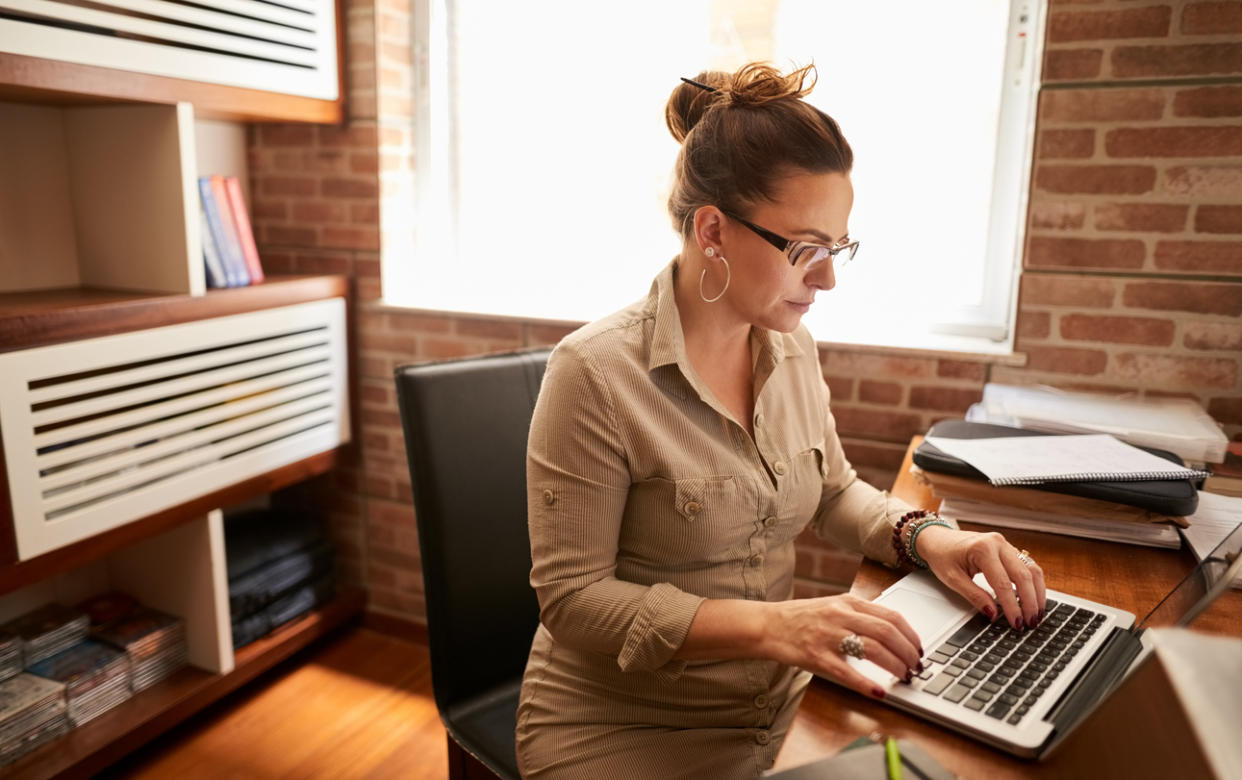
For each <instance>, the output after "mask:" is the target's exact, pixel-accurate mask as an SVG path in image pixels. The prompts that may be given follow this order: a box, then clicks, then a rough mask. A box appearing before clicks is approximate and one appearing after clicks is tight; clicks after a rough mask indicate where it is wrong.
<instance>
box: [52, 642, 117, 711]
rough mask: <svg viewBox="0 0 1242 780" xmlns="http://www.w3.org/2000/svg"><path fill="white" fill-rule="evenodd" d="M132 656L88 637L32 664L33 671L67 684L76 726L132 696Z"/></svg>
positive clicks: (68, 701) (68, 703) (70, 707)
mask: <svg viewBox="0 0 1242 780" xmlns="http://www.w3.org/2000/svg"><path fill="white" fill-rule="evenodd" d="M130 669H131V667H130V662H129V656H128V655H127V654H126V653H124V652H122V651H120V650H117V649H116V648H114V647H109V646H108V645H106V644H104V643H102V642H96V641H94V640H92V639H88V640H86V641H84V642H80V643H78V644H76V645H74V646H73V647H71V648H69V649H68V650H64V651H62V652H60V653H57V654H56V655H54V656H52V657H51V658H46V659H44V660H42V661H40V662H38V663H36V664H33V665H32V666H30V667H29V671H30V673H31V674H35V675H38V676H39V677H43V678H46V679H48V680H53V681H55V682H60V683H64V685H65V703H66V704H67V705H68V707H69V720H70V721H72V722H73V725H75V726H80V725H82V724H83V723H86V722H87V721H89V720H91V719H92V718H96V717H98V716H100V715H102V714H103V713H105V712H107V711H108V710H110V709H112V708H113V707H115V706H116V705H118V704H120V703H121V702H123V701H125V700H126V699H128V698H129V697H130V696H131V695H132V691H131V690H130V684H131V672H130Z"/></svg>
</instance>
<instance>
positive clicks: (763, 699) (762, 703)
mask: <svg viewBox="0 0 1242 780" xmlns="http://www.w3.org/2000/svg"><path fill="white" fill-rule="evenodd" d="M755 706H756V707H758V708H759V709H764V708H765V707H767V706H768V697H767V696H766V695H764V694H762V693H761V694H759V695H758V696H756V697H755Z"/></svg>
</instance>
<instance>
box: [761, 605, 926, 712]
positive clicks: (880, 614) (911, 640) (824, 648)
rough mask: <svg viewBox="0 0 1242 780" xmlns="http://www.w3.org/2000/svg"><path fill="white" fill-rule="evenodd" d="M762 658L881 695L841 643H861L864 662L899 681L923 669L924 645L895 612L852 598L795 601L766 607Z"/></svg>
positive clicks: (877, 695)
mask: <svg viewBox="0 0 1242 780" xmlns="http://www.w3.org/2000/svg"><path fill="white" fill-rule="evenodd" d="M770 606H771V607H772V608H773V609H772V610H771V612H770V614H769V625H768V627H767V630H766V631H765V632H764V634H765V645H766V647H764V652H763V653H762V655H764V656H765V657H768V658H772V659H773V660H777V661H781V662H782V663H786V664H790V665H792V666H797V667H800V668H802V669H806V670H807V671H810V672H813V673H815V674H818V675H819V676H821V677H827V678H829V679H831V680H834V681H836V682H838V683H840V684H841V685H844V686H845V687H847V688H852V689H854V690H856V691H858V692H859V693H861V694H863V695H867V696H875V697H883V696H884V689H883V688H882V687H879V686H877V685H876V684H875V682H873V681H872V680H869V679H867V678H866V677H864V676H863V675H862V674H861V673H860V672H859V671H858V670H856V669H855V668H854V667H852V666H850V665H849V663H848V662H847V661H846V656H845V655H844V654H843V653H842V651H841V640H842V639H844V638H845V637H846V636H848V635H850V634H857V635H858V636H859V637H860V638H861V639H862V645H863V650H864V652H865V654H866V658H867V660H869V661H872V662H874V663H875V664H877V665H878V666H880V667H881V668H882V669H885V670H886V671H888V672H890V673H892V674H893V676H895V677H896V678H897V679H899V680H906V681H909V679H910V677H911V676H912V675H913V674H914V673H916V672H920V671H922V665H921V660H920V659H922V657H923V647H922V643H921V641H920V640H919V636H918V634H916V633H915V632H914V629H913V628H911V627H910V624H909V623H908V622H906V619H905V618H903V617H902V616H901V615H900V614H898V613H897V612H894V611H893V610H891V609H888V608H887V607H882V606H880V605H878V604H874V603H872V602H870V601H865V600H863V599H860V598H858V597H857V596H851V595H849V594H844V595H841V596H825V597H822V598H814V599H794V600H792V601H782V602H778V603H774V604H771V605H770Z"/></svg>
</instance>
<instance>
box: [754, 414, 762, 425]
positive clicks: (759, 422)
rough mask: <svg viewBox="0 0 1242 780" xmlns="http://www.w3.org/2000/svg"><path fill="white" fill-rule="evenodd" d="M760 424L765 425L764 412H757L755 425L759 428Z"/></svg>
mask: <svg viewBox="0 0 1242 780" xmlns="http://www.w3.org/2000/svg"><path fill="white" fill-rule="evenodd" d="M760 425H763V414H756V415H755V427H756V428H758V427H759V426H760Z"/></svg>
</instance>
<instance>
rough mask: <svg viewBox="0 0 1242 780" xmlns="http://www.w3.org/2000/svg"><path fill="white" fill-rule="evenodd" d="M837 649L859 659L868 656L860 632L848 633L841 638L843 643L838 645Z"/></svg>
mask: <svg viewBox="0 0 1242 780" xmlns="http://www.w3.org/2000/svg"><path fill="white" fill-rule="evenodd" d="M837 649H839V650H840V651H841V654H842V655H848V656H853V657H854V658H857V659H858V660H859V661H862V660H864V659H865V658H866V657H867V651H866V649H864V648H863V643H862V637H860V636H859V635H858V634H847V635H846V636H845V638H844V639H842V640H841V644H839V645H837Z"/></svg>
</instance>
